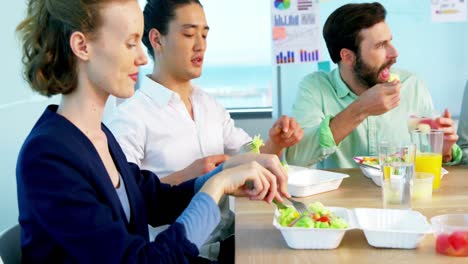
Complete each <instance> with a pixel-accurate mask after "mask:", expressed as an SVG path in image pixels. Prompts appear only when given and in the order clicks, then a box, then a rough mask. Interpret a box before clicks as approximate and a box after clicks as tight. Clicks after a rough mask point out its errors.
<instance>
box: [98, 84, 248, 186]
mask: <svg viewBox="0 0 468 264" xmlns="http://www.w3.org/2000/svg"><path fill="white" fill-rule="evenodd" d="M191 102H192V107H193V114H194V120H192V118H191V117H190V115H189V113H188V111H187V108H186V107H185V105H184V103H183V102H182V100H181V99H180V97H179V95H178V94H177V93H175V92H173V91H171V90H169V89H167V88H165V87H164V86H162V85H160V84H158V83H157V82H155V81H153V80H151V79H150V78H149V77H147V76H145V77H144V78H142V83H141V88H140V89H139V90H137V91H136V92H135V94H134V96H133V97H131V98H129V99H127V100H125V101H124V102H122V103H121V104H120V105H119V106H118V107H117V108H116V109H115V110H114V111H113V113H112V114H111V115H110V116H109V118H108V119H107V120H105V123H106V125H107V126H108V127H109V128H110V130H111V131H112V133H113V134H114V136H115V137H116V138H117V141H118V142H119V144H120V146H121V147H122V149H123V150H124V152H125V155H126V157H127V160H128V161H129V162H134V163H136V164H137V165H138V166H139V167H140V168H141V169H145V170H150V171H152V172H154V173H156V174H157V175H158V176H159V177H160V178H162V177H165V176H167V175H169V174H171V173H173V172H175V171H179V170H181V169H183V168H185V167H187V166H188V165H190V164H191V163H192V162H193V161H195V160H196V159H199V158H203V157H206V156H209V155H215V154H228V155H232V154H234V153H236V152H237V151H238V150H239V148H240V146H242V145H243V144H244V143H246V142H248V141H250V140H251V138H250V137H249V135H247V133H246V132H245V131H244V130H242V129H240V128H236V127H235V126H234V120H233V119H232V118H231V117H230V115H229V113H228V112H227V111H226V109H224V107H223V106H221V105H220V104H219V103H218V102H217V101H216V100H215V99H214V98H213V97H211V96H210V95H208V94H207V93H205V92H204V91H202V90H201V89H198V88H197V87H193V89H192V94H191Z"/></svg>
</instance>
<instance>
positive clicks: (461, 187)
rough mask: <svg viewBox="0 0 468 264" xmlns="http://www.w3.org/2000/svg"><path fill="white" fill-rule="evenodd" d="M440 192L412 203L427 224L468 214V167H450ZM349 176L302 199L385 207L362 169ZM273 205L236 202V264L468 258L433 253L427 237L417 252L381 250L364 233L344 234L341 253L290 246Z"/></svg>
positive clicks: (427, 262)
mask: <svg viewBox="0 0 468 264" xmlns="http://www.w3.org/2000/svg"><path fill="white" fill-rule="evenodd" d="M447 169H448V170H449V174H447V175H446V176H445V177H444V179H442V181H441V188H440V189H439V190H437V191H435V192H434V193H433V197H432V201H429V202H413V206H412V207H413V209H414V210H417V211H420V212H421V213H422V214H424V215H425V216H426V217H427V218H428V220H429V219H430V218H431V217H432V216H434V215H439V214H446V213H468V166H458V167H457V166H456V167H449V168H447ZM334 171H336V172H341V173H346V174H349V175H350V177H349V178H347V179H344V180H343V182H342V184H341V186H340V188H339V189H338V190H334V191H331V192H327V193H322V194H317V195H313V196H309V197H305V198H298V200H300V201H302V202H304V203H306V204H309V203H311V202H314V201H320V202H322V203H324V204H325V205H326V206H337V207H346V208H357V207H373V208H382V199H381V190H380V187H378V186H377V185H375V184H374V183H373V182H372V180H371V179H368V178H366V177H365V176H363V174H362V173H361V171H360V170H359V169H341V170H334ZM274 210H275V207H274V206H273V205H269V204H267V203H264V202H255V201H249V200H247V199H245V198H237V199H236V202H235V212H236V226H235V228H236V231H235V234H236V263H239V264H240V263H242V264H245V263H256V264H259V263H267V264H274V263H281V264H286V263H378V264H384V263H392V264H397V263H424V264H430V263H444V264H447V263H465V264H466V263H468V257H464V258H460V257H448V256H444V255H439V254H437V253H436V252H435V249H434V247H435V246H434V245H435V239H434V237H433V235H430V234H429V235H427V236H426V237H425V238H424V240H423V241H422V242H421V244H420V245H419V247H418V248H417V249H414V250H403V249H378V248H374V247H372V246H370V245H369V244H367V241H366V238H365V236H364V233H363V231H362V230H350V231H348V232H346V234H345V236H344V238H343V241H342V242H341V244H340V246H339V247H338V248H337V249H332V250H296V249H290V248H288V246H287V244H286V242H285V241H284V239H283V237H282V236H281V233H280V231H279V230H277V229H276V228H275V227H273V225H272V221H273V212H274Z"/></svg>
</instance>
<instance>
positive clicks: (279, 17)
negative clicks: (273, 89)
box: [271, 0, 321, 65]
mask: <svg viewBox="0 0 468 264" xmlns="http://www.w3.org/2000/svg"><path fill="white" fill-rule="evenodd" d="M271 1H272V3H273V4H272V7H271V8H272V12H271V14H272V24H273V25H272V27H273V34H272V36H273V56H274V57H273V58H274V61H275V62H276V64H277V65H281V64H292V63H313V62H318V61H319V60H320V57H321V55H320V38H321V31H320V13H319V1H318V0H271Z"/></svg>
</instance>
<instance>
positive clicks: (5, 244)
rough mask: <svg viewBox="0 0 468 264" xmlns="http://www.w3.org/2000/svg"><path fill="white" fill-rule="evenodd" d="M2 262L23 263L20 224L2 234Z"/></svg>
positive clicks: (8, 263)
mask: <svg viewBox="0 0 468 264" xmlns="http://www.w3.org/2000/svg"><path fill="white" fill-rule="evenodd" d="M0 258H1V259H0V263H1V261H3V263H4V264H19V263H21V227H20V225H19V224H17V225H15V226H13V227H11V228H9V229H6V230H5V231H3V232H2V233H1V234H0Z"/></svg>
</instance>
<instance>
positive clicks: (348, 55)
mask: <svg viewBox="0 0 468 264" xmlns="http://www.w3.org/2000/svg"><path fill="white" fill-rule="evenodd" d="M340 57H341V62H342V63H344V64H347V65H354V63H355V62H356V54H355V53H354V51H352V50H350V49H346V48H343V49H341V50H340Z"/></svg>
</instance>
